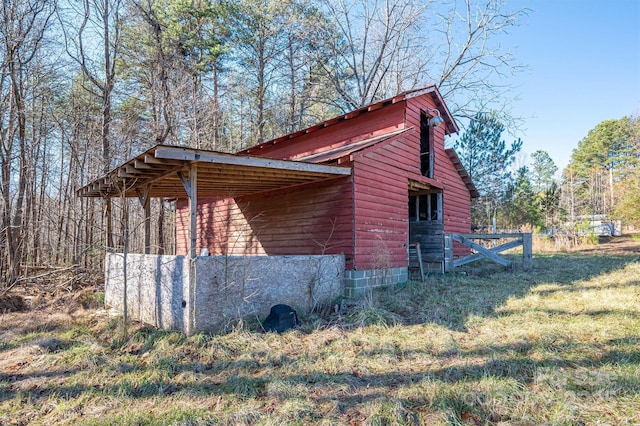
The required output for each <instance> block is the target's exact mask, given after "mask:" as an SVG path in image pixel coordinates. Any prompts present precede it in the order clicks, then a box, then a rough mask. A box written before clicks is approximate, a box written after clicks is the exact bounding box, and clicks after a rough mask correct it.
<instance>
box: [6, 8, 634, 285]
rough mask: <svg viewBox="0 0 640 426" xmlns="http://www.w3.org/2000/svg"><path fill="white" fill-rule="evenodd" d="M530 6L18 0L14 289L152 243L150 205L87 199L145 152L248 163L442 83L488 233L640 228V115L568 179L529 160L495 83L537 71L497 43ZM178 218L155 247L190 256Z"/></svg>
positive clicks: (166, 204) (161, 205) (9, 175)
mask: <svg viewBox="0 0 640 426" xmlns="http://www.w3.org/2000/svg"><path fill="white" fill-rule="evenodd" d="M528 12H529V11H528V10H527V9H525V8H513V7H512V6H509V5H508V3H507V2H506V1H501V0H478V1H473V0H466V1H464V2H457V3H456V2H454V3H449V2H438V1H435V2H429V1H423V0H281V1H276V0H219V1H218V0H19V1H16V0H8V1H5V2H4V3H3V6H2V8H1V9H0V143H1V149H0V167H1V179H2V183H1V201H0V217H1V221H2V222H1V225H0V226H1V230H2V233H1V239H0V246H1V248H2V251H1V253H0V283H1V284H0V292H4V291H8V290H10V289H11V288H12V287H13V286H14V285H16V284H17V283H19V282H21V281H22V280H25V279H27V278H28V277H29V276H32V275H33V274H37V273H38V271H40V270H41V269H42V268H69V267H79V268H83V269H87V270H97V269H99V266H100V265H101V262H102V259H103V258H104V252H105V250H106V248H107V247H110V248H115V249H118V247H122V246H123V244H124V243H125V241H124V238H125V236H124V233H123V231H122V230H123V229H124V228H125V225H126V228H127V229H131V230H132V234H131V238H130V242H129V241H128V244H130V246H131V250H137V249H139V248H140V246H141V245H142V235H141V230H140V223H141V220H142V219H141V218H140V217H137V216H136V215H137V214H140V213H138V211H139V210H140V209H135V208H131V206H130V204H131V203H135V202H136V200H133V201H126V202H125V201H123V200H114V201H113V202H104V203H102V202H100V201H96V200H91V199H86V198H80V197H77V195H76V191H77V190H78V189H79V188H81V187H82V186H84V185H85V184H87V183H88V182H90V181H92V180H93V179H95V178H97V177H99V176H101V175H103V174H104V173H106V172H108V171H109V170H111V169H112V168H113V167H115V166H117V165H118V164H120V163H122V162H123V161H124V160H126V159H127V158H130V157H131V156H132V155H135V154H139V153H141V152H143V151H144V150H145V149H148V148H149V147H151V146H153V145H156V144H159V143H162V144H171V145H180V146H189V147H194V148H201V149H209V150H215V151H221V152H236V151H238V150H241V149H243V148H246V147H249V146H252V145H255V144H257V143H260V142H263V141H267V140H269V139H271V138H274V137H278V136H280V135H283V134H287V133H290V132H293V131H295V130H298V129H303V128H305V127H307V126H310V125H312V124H314V123H316V122H318V121H321V120H324V119H328V118H331V117H333V116H336V115H339V114H341V113H345V112H348V111H350V110H353V109H356V108H358V107H361V106H363V105H367V104H370V103H372V102H374V101H377V100H381V99H385V98H388V97H390V96H393V95H395V94H397V93H400V92H402V91H405V90H410V89H413V88H417V87H422V86H425V85H427V84H430V83H435V84H436V85H437V86H438V88H439V90H440V92H441V94H442V95H443V97H444V99H445V100H446V102H447V105H448V106H449V108H450V110H451V112H452V114H453V116H454V117H455V118H456V120H460V122H461V123H469V124H468V125H465V126H463V129H464V130H463V131H462V132H461V135H460V138H459V139H457V140H456V141H455V142H454V146H455V148H456V149H457V150H458V152H459V154H460V157H461V159H463V162H464V164H465V166H466V167H467V169H468V171H469V173H470V174H471V175H472V177H473V179H474V181H475V182H476V185H477V187H478V189H479V190H480V192H481V195H482V196H481V197H480V199H478V200H477V201H476V204H475V206H474V211H473V220H474V223H478V224H483V223H488V222H489V221H490V220H491V219H492V218H496V220H497V222H498V223H499V226H500V227H503V228H509V227H511V228H513V227H518V226H522V225H525V224H526V225H528V226H530V227H531V228H532V229H545V228H549V227H553V226H555V227H558V226H563V225H564V224H566V223H567V220H568V219H569V218H575V217H578V216H581V215H594V214H605V215H607V217H608V218H610V219H620V220H624V221H625V222H626V223H628V224H636V225H640V213H639V208H638V206H639V205H640V199H639V197H640V190H639V186H640V169H639V168H638V167H637V165H638V161H640V148H639V143H638V141H639V135H640V130H639V128H640V124H639V121H638V117H623V118H620V119H619V120H611V121H606V122H603V123H600V124H598V125H597V126H596V127H595V128H594V129H593V130H592V131H591V132H590V133H589V134H588V135H586V136H585V138H584V139H583V140H582V141H580V142H579V144H578V147H577V148H576V150H575V151H574V155H573V157H572V160H571V163H570V164H569V166H568V167H567V168H566V169H565V170H563V171H562V172H561V173H558V170H557V166H555V164H554V162H553V160H552V159H551V158H550V157H549V155H548V154H547V153H546V152H544V151H538V152H536V153H534V154H533V155H532V156H531V162H530V164H528V165H521V164H518V161H516V159H517V155H518V153H519V152H520V150H521V149H522V144H523V142H522V141H519V140H516V141H514V142H513V143H511V144H510V145H508V144H507V143H506V142H505V141H504V138H503V136H502V134H503V132H504V131H507V132H508V131H509V129H512V128H513V127H514V126H517V125H518V117H513V116H511V114H510V109H509V103H510V101H511V100H512V97H513V96H512V95H511V93H510V88H509V87H508V86H505V85H502V84H492V83H491V82H492V81H495V78H496V77H500V78H501V79H508V77H509V76H510V75H514V74H515V73H517V72H519V71H520V70H521V69H522V66H523V64H520V63H519V62H518V59H517V56H516V54H515V52H513V51H511V50H509V49H507V48H505V47H504V46H502V45H501V44H500V43H497V42H494V40H495V39H496V38H497V37H498V36H499V35H501V34H508V33H509V31H510V30H511V29H513V28H515V27H516V26H517V25H519V24H521V23H522V22H523V21H524V20H526V17H527V14H528ZM569 142H571V143H573V142H577V141H569ZM558 176H560V178H558ZM172 214H173V205H172V203H171V201H170V200H153V202H152V218H153V223H154V225H153V226H152V230H153V235H152V239H153V252H155V253H171V252H172V250H173V244H174V242H173V234H172V231H173V229H172V223H173V222H172ZM111 222H112V223H111ZM108 229H110V230H111V232H106V231H107V230H108Z"/></svg>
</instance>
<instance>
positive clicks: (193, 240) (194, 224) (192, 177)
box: [189, 163, 198, 259]
mask: <svg viewBox="0 0 640 426" xmlns="http://www.w3.org/2000/svg"><path fill="white" fill-rule="evenodd" d="M189 186H190V189H191V193H190V194H189V257H190V258H192V259H193V258H195V257H196V245H197V241H198V235H197V233H198V165H197V163H192V164H191V167H190V169H189Z"/></svg>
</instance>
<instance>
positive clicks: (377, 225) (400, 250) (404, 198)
mask: <svg viewBox="0 0 640 426" xmlns="http://www.w3.org/2000/svg"><path fill="white" fill-rule="evenodd" d="M373 148H375V149H371V150H365V151H363V152H361V153H359V154H357V155H355V156H354V168H353V179H354V211H355V215H354V218H355V222H354V231H355V234H354V238H355V247H356V250H355V261H354V269H379V268H388V267H402V266H406V265H407V246H406V243H407V241H408V230H409V225H408V224H409V217H408V187H407V183H408V180H407V169H413V168H415V164H414V163H416V162H418V164H419V157H418V152H417V151H415V150H414V149H412V146H411V145H410V144H407V141H406V139H405V138H404V137H402V136H399V137H398V138H396V139H393V140H391V141H389V143H384V144H380V145H378V146H376V147H373ZM414 151H415V152H414ZM412 152H413V153H414V154H415V156H414V155H412ZM409 159H411V160H413V161H410V160H409ZM418 167H419V166H418Z"/></svg>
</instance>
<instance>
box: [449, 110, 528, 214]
mask: <svg viewBox="0 0 640 426" xmlns="http://www.w3.org/2000/svg"><path fill="white" fill-rule="evenodd" d="M503 131H504V125H503V124H502V123H500V121H498V119H497V118H496V116H495V115H494V114H490V113H479V114H476V116H475V118H474V120H473V121H471V123H470V124H469V127H468V128H467V129H466V130H465V132H464V133H463V134H462V136H461V137H460V139H458V140H457V141H456V142H455V143H454V148H455V149H456V151H457V153H458V155H459V157H460V160H461V161H462V164H463V165H464V167H465V169H466V170H467V172H468V173H469V176H471V179H472V180H473V182H474V184H475V185H476V188H478V191H479V192H480V198H479V199H476V200H474V202H473V204H472V207H473V208H472V219H473V220H475V221H490V220H491V218H492V217H495V213H496V210H497V207H498V205H499V203H500V202H501V201H503V200H504V197H505V195H506V193H507V189H508V188H510V187H511V186H513V176H512V173H511V171H510V166H511V165H512V164H513V163H514V161H515V155H516V154H517V153H518V152H519V151H520V149H521V148H522V141H521V140H520V139H518V140H516V141H513V142H512V143H511V146H510V147H509V148H507V145H506V142H505V141H504V140H502V139H501V138H502V132H503Z"/></svg>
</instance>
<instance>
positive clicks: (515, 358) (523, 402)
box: [0, 253, 640, 425]
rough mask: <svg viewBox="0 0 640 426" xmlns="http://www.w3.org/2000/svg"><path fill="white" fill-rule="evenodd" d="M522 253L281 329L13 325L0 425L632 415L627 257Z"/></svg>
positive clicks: (561, 421) (637, 380) (636, 357)
mask: <svg viewBox="0 0 640 426" xmlns="http://www.w3.org/2000/svg"><path fill="white" fill-rule="evenodd" d="M534 265H535V270H534V271H532V272H531V273H523V272H518V271H513V272H512V271H504V270H502V269H501V268H498V267H494V266H492V265H489V264H481V265H480V266H478V267H475V268H473V269H468V270H467V271H466V272H467V273H466V275H464V274H449V275H447V276H445V277H442V276H440V275H434V276H430V277H429V280H428V282H427V283H425V284H422V283H407V284H405V285H402V286H399V287H397V288H394V289H389V290H386V291H383V292H379V293H375V294H374V295H373V297H372V298H369V299H368V300H367V301H366V302H363V303H361V304H360V305H357V306H353V307H351V308H350V309H349V310H348V312H346V313H344V314H343V315H342V316H340V317H338V316H335V315H334V316H332V317H329V318H316V317H310V318H306V319H305V320H306V321H305V325H303V327H302V328H301V329H299V330H296V331H293V332H289V333H285V334H282V335H277V334H261V333H257V332H254V331H251V330H249V329H243V330H236V331H234V332H232V333H230V334H226V335H221V336H213V335H205V334H200V335H196V336H191V337H185V336H184V335H181V334H179V333H173V332H167V331H161V330H155V329H152V328H148V327H137V328H134V329H133V330H134V331H133V332H132V335H131V337H130V338H129V339H128V340H127V341H122V340H121V338H120V335H121V333H120V331H121V330H120V329H119V327H120V325H119V323H118V322H117V321H114V320H107V319H101V318H99V317H86V318H84V319H83V320H78V321H75V322H62V323H59V324H58V325H55V324H48V325H47V327H42V328H41V329H36V330H25V331H24V332H23V333H18V334H16V335H13V336H12V337H11V338H10V339H8V340H7V341H5V342H3V344H2V346H0V359H2V358H5V359H6V360H5V361H4V362H0V424H2V425H5V424H8V425H10V424H35V425H38V424H87V425H141V424H145V425H146V424H150V425H206V424H207V425H208V424H221V425H242V424H252V425H253V424H260V425H276V424H278V425H280V424H292V425H308V424H319V425H322V424H326V425H336V424H337V425H354V424H368V425H421V424H424V425H438V424H442V425H445V424H448V425H498V424H501V425H511V424H517V425H538V424H554V425H556V424H557V425H592V424H616V425H624V424H629V425H631V424H640V335H639V334H640V331H639V330H640V326H639V324H640V304H639V303H638V301H639V300H640V258H638V256H603V255H580V254H566V253H565V254H554V255H540V254H539V255H536V257H535V264H534ZM0 328H1V326H0ZM43 339H44V341H48V342H49V343H50V344H48V345H46V344H43V343H42V342H43ZM47 339H48V340H47ZM52 339H53V343H51V341H52ZM34 342H36V343H35V344H34ZM38 342H40V343H38Z"/></svg>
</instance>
